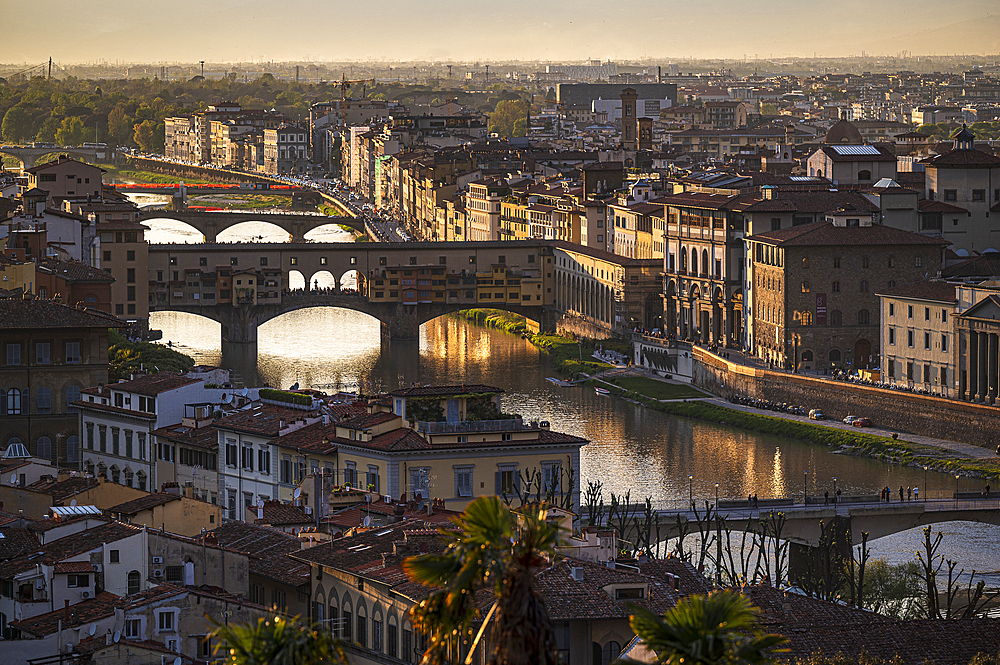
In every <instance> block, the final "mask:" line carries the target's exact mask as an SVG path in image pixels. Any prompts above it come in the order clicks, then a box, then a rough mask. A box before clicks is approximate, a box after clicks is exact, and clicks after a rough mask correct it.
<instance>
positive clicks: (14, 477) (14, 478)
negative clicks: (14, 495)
mask: <svg viewBox="0 0 1000 665" xmlns="http://www.w3.org/2000/svg"><path fill="white" fill-rule="evenodd" d="M10 484H11V485H17V474H16V473H12V474H10Z"/></svg>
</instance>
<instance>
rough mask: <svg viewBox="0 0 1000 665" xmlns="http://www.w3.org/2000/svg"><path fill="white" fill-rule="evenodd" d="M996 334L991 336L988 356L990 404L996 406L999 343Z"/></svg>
mask: <svg viewBox="0 0 1000 665" xmlns="http://www.w3.org/2000/svg"><path fill="white" fill-rule="evenodd" d="M998 341H1000V340H998V337H997V334H996V333H990V335H989V356H987V366H988V367H989V377H988V380H989V402H990V404H995V403H996V400H997V342H998Z"/></svg>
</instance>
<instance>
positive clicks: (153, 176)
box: [98, 164, 214, 185]
mask: <svg viewBox="0 0 1000 665" xmlns="http://www.w3.org/2000/svg"><path fill="white" fill-rule="evenodd" d="M98 166H100V167H101V168H102V169H104V170H105V171H106V172H107V173H106V176H105V178H106V179H107V177H108V176H110V177H113V178H119V179H121V180H131V181H132V182H136V183H140V184H141V183H147V182H148V183H154V184H160V185H169V184H172V183H175V182H179V181H181V180H183V181H184V182H185V183H186V184H188V185H211V184H214V181H212V180H202V179H199V178H182V177H181V176H177V175H169V174H165V173H153V172H152V171H138V170H136V169H130V168H121V167H119V166H115V165H114V164H98Z"/></svg>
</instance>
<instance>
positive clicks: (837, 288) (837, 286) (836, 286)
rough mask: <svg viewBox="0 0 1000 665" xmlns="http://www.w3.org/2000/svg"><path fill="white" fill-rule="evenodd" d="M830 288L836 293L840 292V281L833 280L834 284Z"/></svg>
mask: <svg viewBox="0 0 1000 665" xmlns="http://www.w3.org/2000/svg"><path fill="white" fill-rule="evenodd" d="M830 290H831V291H833V292H834V293H840V282H838V281H837V280H833V284H831V285H830Z"/></svg>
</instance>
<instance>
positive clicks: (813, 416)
mask: <svg viewBox="0 0 1000 665" xmlns="http://www.w3.org/2000/svg"><path fill="white" fill-rule="evenodd" d="M809 420H826V414H824V413H823V412H822V411H820V410H819V409H812V410H811V411H810V412H809Z"/></svg>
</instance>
